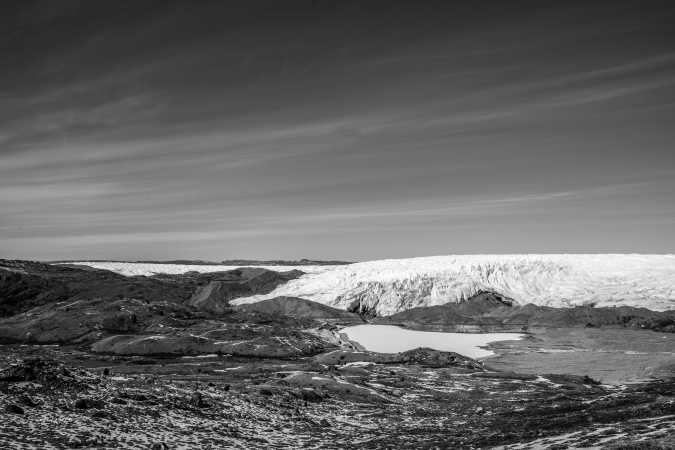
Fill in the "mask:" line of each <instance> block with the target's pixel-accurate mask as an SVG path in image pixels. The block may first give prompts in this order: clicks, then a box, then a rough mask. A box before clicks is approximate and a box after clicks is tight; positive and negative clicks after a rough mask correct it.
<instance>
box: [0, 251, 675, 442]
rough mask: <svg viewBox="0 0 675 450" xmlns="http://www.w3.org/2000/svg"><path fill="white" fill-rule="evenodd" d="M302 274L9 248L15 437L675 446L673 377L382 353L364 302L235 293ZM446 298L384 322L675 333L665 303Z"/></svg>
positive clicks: (9, 387) (4, 356)
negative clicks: (364, 334)
mask: <svg viewBox="0 0 675 450" xmlns="http://www.w3.org/2000/svg"><path fill="white" fill-rule="evenodd" d="M301 275H302V272H301V271H298V270H288V271H284V272H278V271H271V270H268V269H265V268H261V267H256V268H239V269H235V270H230V271H224V272H213V273H197V272H188V273H185V274H157V275H152V276H128V277H127V276H123V275H120V274H116V273H113V272H109V271H106V270H99V269H94V268H87V267H80V266H68V265H48V264H41V263H36V262H26V261H8V260H0V344H1V345H0V416H1V419H2V423H3V426H2V427H0V447H1V448H155V449H165V448H226V447H229V448H298V447H315V448H316V447H321V448H344V447H364V448H392V447H396V448H420V447H421V448H438V447H440V448H488V447H497V446H506V447H509V448H510V447H513V448H519V447H520V448H542V447H550V448H566V447H568V446H569V447H572V448H574V447H584V446H585V447H589V446H591V447H596V448H598V447H607V448H626V447H621V446H622V445H624V446H625V445H626V444H627V443H631V442H633V443H636V444H635V445H641V446H643V447H644V448H671V447H672V445H673V441H672V435H673V434H674V432H675V380H673V378H672V374H670V375H671V376H668V374H666V375H664V376H661V377H659V378H658V379H657V378H654V379H651V380H644V381H641V382H638V383H632V384H614V385H606V384H600V383H599V382H598V381H596V380H594V379H593V378H591V377H588V376H584V375H583V374H572V375H570V374H564V373H552V372H551V371H547V370H546V369H545V368H543V369H542V370H540V371H536V373H524V372H521V371H513V370H510V369H509V368H508V364H506V363H504V362H503V361H501V362H500V363H499V364H497V367H492V366H491V363H490V361H489V360H487V361H477V360H473V359H470V358H467V357H465V356H462V355H459V354H456V353H451V352H439V351H435V350H431V349H416V350H412V351H408V352H403V353H399V354H378V353H372V352H366V351H362V350H359V349H358V348H357V347H358V346H356V345H354V343H351V342H349V341H348V340H345V339H344V338H343V336H341V334H340V332H339V331H340V329H341V328H342V327H344V326H347V325H353V324H359V323H364V320H365V319H364V318H362V317H361V316H360V315H358V314H355V313H352V312H348V311H344V310H339V309H334V308H332V307H330V306H327V305H323V304H319V303H315V302H312V301H310V300H307V299H303V298H297V297H275V298H271V299H267V300H265V301H261V302H257V303H251V304H242V305H233V302H232V300H233V299H237V298H241V297H242V296H250V295H264V294H268V293H270V292H273V291H274V290H275V289H276V288H277V287H279V286H282V285H284V284H285V283H288V282H289V281H291V280H296V279H297V278H298V277H299V276H301ZM435 308H443V309H434V308H424V309H419V310H411V311H408V312H407V314H406V313H402V315H395V316H391V317H388V318H378V319H376V321H384V320H386V321H389V323H396V324H403V325H407V326H411V327H420V328H424V327H432V328H436V327H450V328H452V327H459V328H461V327H468V328H471V327H478V328H479V329H484V328H483V327H486V328H490V327H502V328H507V329H510V328H517V329H518V330H520V329H522V328H523V327H534V326H551V327H554V326H556V324H560V323H563V324H564V326H567V327H569V326H571V327H577V328H578V329H580V330H586V329H593V330H599V332H602V330H604V329H605V328H607V329H612V330H616V329H623V327H624V326H627V327H630V328H631V330H633V329H636V328H637V329H638V330H637V331H636V332H641V333H653V335H654V336H657V335H658V333H659V332H658V331H640V330H641V329H642V328H652V329H654V330H662V331H672V329H671V328H668V327H672V315H669V314H670V313H667V312H660V313H654V312H651V311H648V310H644V311H643V310H640V309H636V308H633V309H628V310H627V309H623V308H616V310H612V309H611V308H585V309H577V308H570V309H569V310H563V311H558V310H555V309H554V308H551V309H547V308H545V307H531V306H527V305H526V306H517V305H515V304H514V302H512V301H511V300H510V299H508V298H505V297H503V296H500V295H498V294H493V293H488V292H484V293H481V294H480V295H478V296H476V297H475V298H472V299H470V301H467V302H464V303H460V304H454V305H447V306H446V307H441V306H439V307H435ZM586 309H588V311H586ZM605 309H608V310H609V311H605ZM668 320H671V322H668ZM587 327H590V328H587ZM608 327H609V328H608ZM459 328H457V329H459ZM468 328H467V329H468ZM555 446H557V447H555Z"/></svg>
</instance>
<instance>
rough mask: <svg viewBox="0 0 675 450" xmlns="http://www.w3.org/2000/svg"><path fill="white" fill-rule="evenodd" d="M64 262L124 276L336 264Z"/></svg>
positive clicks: (309, 269)
mask: <svg viewBox="0 0 675 450" xmlns="http://www.w3.org/2000/svg"><path fill="white" fill-rule="evenodd" d="M64 264H82V265H84V266H90V267H94V268H96V269H105V270H110V271H112V272H117V273H119V274H122V275H126V276H135V275H156V274H159V273H167V274H181V273H185V272H200V273H207V272H222V271H225V270H234V269H238V268H240V267H259V268H261V269H268V270H275V271H278V272H286V271H289V270H300V271H302V272H305V273H320V272H325V271H326V270H329V269H331V268H333V267H337V266H327V265H326V266H226V265H220V264H214V265H203V264H159V263H135V262H115V261H104V262H93V261H76V262H69V263H64Z"/></svg>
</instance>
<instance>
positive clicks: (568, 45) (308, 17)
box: [0, 0, 675, 261]
mask: <svg viewBox="0 0 675 450" xmlns="http://www.w3.org/2000/svg"><path fill="white" fill-rule="evenodd" d="M673 23H675V4H673V2H670V1H663V2H649V1H642V2H623V1H615V2H578V3H577V2H572V1H565V2H541V1H539V2H518V1H514V2H493V3H492V2H466V3H465V4H464V5H460V3H459V2H447V1H437V2H432V1H419V2H418V1H415V2H413V1H410V2H398V1H392V0H388V1H362V2H355V1H347V0H344V1H342V0H341V1H339V2H335V1H327V0H315V1H294V0H290V1H283V2H280V1H258V0H246V1H240V2H237V1H231V2H229V1H228V2H215V1H214V2H209V1H204V2H188V1H184V2H170V1H156V2H152V1H143V0H140V1H134V2H118V1H110V2H103V1H81V2H78V1H69V0H63V1H58V2H54V1H16V2H9V1H8V2H2V3H0V29H1V30H2V39H0V58H2V59H1V65H0V67H1V68H2V70H0V257H4V258H21V259H40V260H54V259H122V260H124V259H127V260H142V259H145V260H150V259H178V258H194V259H208V260H215V261H218V260H222V259H228V258H285V259H297V258H318V259H346V260H367V259H376V258H396V257H410V256H424V255H439V254H452V253H561V252H563V253H564V252H570V253H596V252H603V253H604V252H615V253H620V252H638V253H673V252H675V27H673V26H672V24H673Z"/></svg>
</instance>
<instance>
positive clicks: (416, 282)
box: [234, 254, 675, 315]
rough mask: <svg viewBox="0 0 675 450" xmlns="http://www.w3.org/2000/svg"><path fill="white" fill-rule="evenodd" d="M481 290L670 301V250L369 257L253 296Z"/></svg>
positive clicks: (371, 304)
mask: <svg viewBox="0 0 675 450" xmlns="http://www.w3.org/2000/svg"><path fill="white" fill-rule="evenodd" d="M481 290H489V291H494V292H497V293H500V294H502V295H505V296H507V297H510V298H513V299H514V300H515V301H516V302H518V303H521V304H525V303H535V304H538V305H548V306H555V307H564V306H574V305H583V304H589V303H594V304H596V305H597V306H612V305H617V306H621V305H627V306H642V307H646V308H649V309H652V310H666V309H674V308H675V255H636V254H630V255H629V254H626V255H619V254H602V255H601V254H598V255H573V254H568V255H454V256H432V257H424V258H409V259H389V260H381V261H368V262H362V263H356V264H350V265H348V266H338V267H333V268H331V269H329V270H325V271H322V272H316V273H311V274H308V275H305V276H302V277H300V278H298V279H296V280H292V281H290V282H288V283H286V284H284V285H282V286H279V287H278V288H277V289H275V290H274V291H272V292H271V293H269V294H267V295H257V296H252V297H245V298H240V299H237V300H235V301H234V303H251V302H256V301H260V300H264V299H267V298H273V297H276V296H280V295H289V296H296V297H302V298H306V299H309V300H314V301H317V302H320V303H325V304H328V305H331V306H334V307H337V308H342V309H347V308H348V307H349V306H350V305H352V304H354V303H358V302H360V303H361V304H362V305H365V306H366V307H367V308H369V309H371V310H374V311H375V312H377V314H378V315H390V314H394V313H396V312H399V311H403V310H406V309H410V308H414V307H418V306H432V305H440V304H444V303H448V302H459V301H462V300H464V299H466V298H468V297H471V296H472V295H474V294H475V293H477V292H479V291H481Z"/></svg>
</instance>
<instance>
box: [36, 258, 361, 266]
mask: <svg viewBox="0 0 675 450" xmlns="http://www.w3.org/2000/svg"><path fill="white" fill-rule="evenodd" d="M83 261H84V260H82V259H68V260H56V261H43V262H44V263H45V264H76V263H78V262H83ZM86 261H87V262H93V263H133V264H180V265H195V266H215V265H223V266H341V265H347V264H354V262H352V261H339V260H326V261H324V260H317V259H305V258H303V259H297V260H286V259H225V260H223V261H206V260H203V259H170V260H138V261H129V260H122V259H87V260H86Z"/></svg>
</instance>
